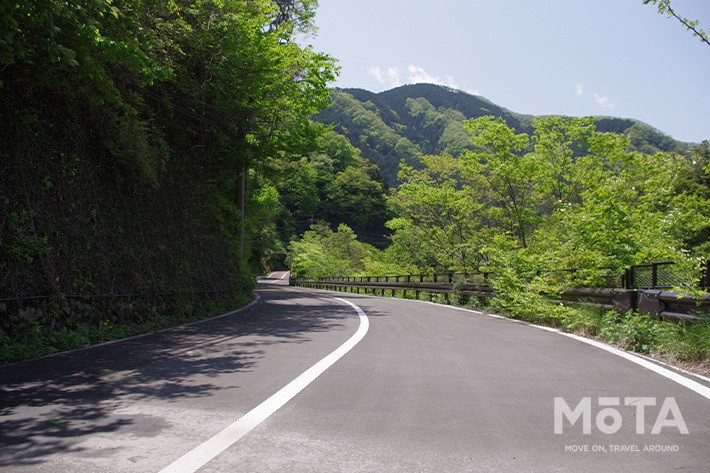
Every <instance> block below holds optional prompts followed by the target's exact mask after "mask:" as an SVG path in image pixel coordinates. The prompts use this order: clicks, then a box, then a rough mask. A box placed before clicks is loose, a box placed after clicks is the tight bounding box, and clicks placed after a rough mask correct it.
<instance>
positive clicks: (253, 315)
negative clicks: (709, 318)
mask: <svg viewBox="0 0 710 473" xmlns="http://www.w3.org/2000/svg"><path fill="white" fill-rule="evenodd" d="M277 276H281V275H277ZM276 279H279V278H277V277H274V278H272V281H273V280H276ZM286 279H287V278H286ZM269 282H271V281H269ZM257 292H258V294H259V296H260V299H259V300H258V301H256V302H255V303H253V304H252V305H251V306H249V307H248V308H246V309H244V310H242V311H240V312H237V313H234V314H231V315H227V316H224V317H221V318H218V319H213V320H210V321H207V322H204V323H200V324H195V325H191V326H187V327H180V328H176V329H172V330H168V331H165V332H161V333H158V334H153V335H149V336H145V337H140V338H134V339H130V340H126V341H122V342H118V343H114V344H109V345H104V346H100V347H95V348H90V349H85V350H79V351H75V352H71V353H66V354H61V355H57V356H52V357H46V358H42V359H38V360H32V361H28V362H24V363H19V364H14V365H9V366H5V367H0V471H8V472H10V471H12V472H15V471H17V472H30V471H31V472H44V471H47V472H48V471H52V472H55V471H66V472H73V471H87V472H89V471H111V472H115V471H141V472H146V471H155V472H157V471H161V470H163V469H164V468H171V470H170V471H192V469H194V468H193V467H191V466H190V465H195V464H197V465H204V466H202V468H201V470H200V471H205V472H218V471H220V472H221V471H229V472H233V471H247V472H260V471H287V472H300V471H322V472H336V471H347V472H350V471H354V472H390V471H407V472H411V471H434V472H444V471H454V472H458V471H515V472H521V471H590V472H598V471H625V472H633V471H639V472H640V471H643V472H649V471H650V472H655V471H662V472H667V471H675V470H682V471H693V472H696V471H697V472H707V471H710V409H709V408H710V394H709V393H710V383H708V382H707V380H706V379H699V378H693V377H691V376H682V377H678V378H677V379H675V380H674V379H669V378H668V377H667V376H664V375H663V374H662V373H658V372H655V371H652V370H650V369H648V368H646V367H643V366H640V365H639V364H637V363H634V362H633V361H631V360H629V359H625V358H622V357H620V356H617V355H616V354H614V353H610V352H609V351H605V350H603V349H600V348H598V347H595V346H591V345H589V344H587V343H583V342H582V341H580V340H577V339H574V338H570V337H567V336H564V335H561V334H559V333H554V332H551V331H547V330H543V329H540V328H536V327H532V326H529V325H525V324H521V323H518V322H515V321H511V320H506V319H500V318H494V317H490V316H486V315H481V314H476V313H473V312H469V311H462V310H458V309H455V308H448V307H443V306H437V305H433V304H428V303H424V302H416V301H402V300H396V299H385V298H374V297H366V296H359V295H354V294H341V293H327V292H317V291H309V290H302V289H294V288H287V287H284V286H281V285H279V284H278V283H277V284H271V283H270V284H260V285H259V289H258V291H257ZM336 298H342V299H345V300H347V301H350V302H351V303H354V304H356V305H357V306H358V307H359V308H361V309H362V311H363V312H364V314H366V317H365V316H363V315H361V314H359V313H358V312H357V310H356V308H354V307H352V306H350V305H348V304H347V303H346V302H344V301H342V300H338V299H336ZM666 374H668V373H666ZM676 376H677V375H676ZM638 398H641V400H640V401H639V399H638ZM555 399H557V406H558V408H557V409H555V402H556V401H555ZM652 402H655V405H650V404H651V403H652ZM615 403H617V404H619V405H614V404H615ZM627 403H628V404H630V405H625V404H627ZM563 404H564V405H563ZM644 404H648V405H646V406H645V407H644ZM565 408H567V410H565ZM556 410H557V413H558V415H557V416H558V417H559V419H558V420H559V422H558V424H559V425H558V426H557V427H558V430H560V432H559V433H555V427H556V426H555V424H556V422H555V412H556ZM563 411H564V412H563ZM574 412H576V413H577V414H579V415H580V417H579V418H578V419H577V420H576V421H575V423H574V425H572V422H571V421H570V419H569V418H570V417H571V418H574V417H575V414H573V413H574ZM587 415H588V416H589V417H588V418H587ZM585 424H586V425H585ZM587 429H588V431H589V433H584V431H585V430H587ZM654 429H656V430H658V431H659V432H658V433H652V431H653V430H654ZM685 429H687V433H682V432H684V431H685ZM607 432H608V433H607ZM195 462H197V463H195ZM166 471H167V470H166Z"/></svg>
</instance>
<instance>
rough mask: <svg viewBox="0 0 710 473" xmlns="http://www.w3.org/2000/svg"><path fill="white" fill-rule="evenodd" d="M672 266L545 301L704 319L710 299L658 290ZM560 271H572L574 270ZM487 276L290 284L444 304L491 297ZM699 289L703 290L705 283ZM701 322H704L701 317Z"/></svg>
mask: <svg viewBox="0 0 710 473" xmlns="http://www.w3.org/2000/svg"><path fill="white" fill-rule="evenodd" d="M672 264H673V263H672V262H669V261H665V262H657V263H649V264H644V265H636V266H632V267H629V268H625V269H624V270H623V271H622V272H618V274H619V275H620V276H619V277H618V278H614V279H616V280H618V281H619V282H620V283H621V286H622V287H618V286H617V287H594V288H589V287H570V288H567V289H565V290H563V291H562V292H561V293H560V294H558V295H555V296H551V297H553V298H554V299H555V300H559V301H561V302H564V303H572V304H591V305H595V306H599V307H604V308H608V309H615V310H617V311H619V312H622V313H624V312H628V311H629V310H638V311H639V312H641V313H645V314H649V315H652V316H656V317H664V318H682V319H697V318H698V316H697V314H710V294H704V295H703V296H701V297H699V298H697V297H691V296H683V295H681V294H679V293H675V292H668V291H664V290H661V289H669V288H671V287H674V286H676V285H680V282H679V281H678V280H677V278H676V279H675V280H674V279H673V275H672V273H670V272H669V271H667V270H668V268H670V267H671V265H672ZM706 264H707V262H706ZM564 271H565V272H577V271H578V270H564ZM616 271H618V270H616ZM547 273H553V271H548V272H547ZM709 273H710V271H708V270H707V267H706V268H705V272H704V274H703V281H704V283H707V281H708V277H709V276H710V275H709ZM537 274H538V275H539V274H541V272H537ZM491 275H492V273H489V272H485V273H439V274H429V275H404V276H402V275H399V276H357V277H353V276H350V277H328V278H321V279H317V280H305V279H292V280H291V284H292V285H295V286H302V287H310V288H314V289H327V290H335V291H346V292H353V293H358V294H361V293H366V294H374V295H381V296H386V295H387V294H388V293H389V294H390V295H391V296H392V297H396V296H397V294H398V293H399V294H401V296H402V297H404V298H407V294H408V293H410V294H411V295H413V296H414V297H415V298H416V299H419V298H420V297H421V296H422V295H423V294H424V295H428V296H429V299H432V298H433V295H434V294H443V295H444V296H445V298H446V299H447V301H448V300H449V298H450V296H451V295H452V294H456V295H459V296H476V297H481V298H490V297H493V296H494V295H495V294H494V290H493V287H492V286H491V284H490V283H489V281H490V277H491ZM671 283H672V284H671ZM703 285H704V287H706V288H707V284H703ZM702 318H705V315H703V317H702Z"/></svg>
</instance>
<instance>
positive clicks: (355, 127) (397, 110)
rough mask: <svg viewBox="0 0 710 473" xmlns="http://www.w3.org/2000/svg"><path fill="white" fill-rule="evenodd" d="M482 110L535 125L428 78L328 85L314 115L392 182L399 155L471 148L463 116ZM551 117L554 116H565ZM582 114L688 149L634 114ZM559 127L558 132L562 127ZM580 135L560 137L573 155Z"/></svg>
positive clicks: (619, 130)
mask: <svg viewBox="0 0 710 473" xmlns="http://www.w3.org/2000/svg"><path fill="white" fill-rule="evenodd" d="M485 116H494V117H498V118H502V119H503V120H504V121H505V123H506V125H507V126H508V127H510V128H511V129H515V130H517V132H518V133H527V134H529V135H530V134H532V133H533V132H534V131H535V129H536V127H535V126H534V125H533V122H534V121H535V119H534V118H533V117H531V116H525V115H519V114H516V113H513V112H511V111H509V110H506V109H504V108H502V107H499V106H497V105H495V104H494V103H491V102H490V101H488V100H486V99H484V98H483V97H480V96H475V95H470V94H467V93H465V92H461V91H457V90H454V89H450V88H447V87H442V86H438V85H432V84H416V85H405V86H402V87H397V88H395V89H392V90H388V91H385V92H381V93H378V94H374V93H372V92H368V91H365V90H361V89H343V90H334V91H333V92H332V94H331V104H330V107H329V108H328V109H326V110H324V111H322V112H320V113H319V114H318V115H317V116H316V118H317V119H318V120H320V121H322V122H323V123H325V124H327V125H330V126H333V127H334V129H335V130H336V131H337V132H338V133H340V134H342V135H344V136H346V137H347V138H348V139H349V140H350V142H352V143H353V144H354V145H355V146H357V147H358V148H359V149H360V150H361V152H362V155H363V156H364V157H366V158H370V159H372V160H373V161H374V162H375V163H376V164H377V165H378V166H379V167H380V169H381V170H382V173H383V175H384V176H385V178H386V180H387V183H388V184H389V185H390V186H394V185H396V184H397V183H398V181H397V171H398V165H399V162H400V161H401V160H402V159H404V160H405V161H406V164H407V165H408V166H412V167H415V168H420V167H421V164H420V163H419V162H418V159H417V157H418V156H424V155H439V154H449V155H451V156H453V157H459V156H461V155H462V154H464V153H465V151H466V150H469V149H472V148H473V146H472V144H471V143H470V137H469V135H468V132H467V131H466V130H465V129H464V122H465V121H466V120H470V119H476V118H480V117H485ZM540 118H541V119H543V120H547V119H550V118H554V117H540ZM556 119H557V121H558V122H559V121H565V120H569V117H556ZM584 120H586V121H587V122H594V124H595V125H596V128H597V130H598V131H600V132H611V133H615V134H624V135H626V136H627V137H628V138H629V139H630V142H631V146H632V149H633V150H634V151H639V152H642V153H648V154H654V153H657V152H660V151H664V152H673V153H681V154H689V147H688V145H687V144H685V143H681V142H679V141H676V140H674V139H672V138H671V137H669V136H667V135H664V134H663V133H661V132H660V131H658V130H656V129H654V128H653V127H651V126H649V125H646V124H644V123H641V122H638V121H636V120H630V119H621V118H613V117H597V118H595V119H592V118H587V119H584ZM560 133H561V135H560V136H563V135H564V133H565V132H564V131H562V132H560ZM582 138H583V137H579V140H578V139H577V138H575V137H574V136H570V137H568V138H566V139H569V140H571V141H570V144H571V145H572V148H571V150H572V153H573V155H574V156H578V155H579V154H580V153H583V152H584V151H585V149H584V146H585V143H584V141H583V139H582ZM528 151H529V150H528Z"/></svg>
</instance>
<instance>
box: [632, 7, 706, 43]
mask: <svg viewBox="0 0 710 473" xmlns="http://www.w3.org/2000/svg"><path fill="white" fill-rule="evenodd" d="M649 3H650V4H653V5H656V6H657V7H658V13H660V14H661V15H667V16H668V17H669V18H671V17H673V18H675V19H676V20H678V21H679V22H680V24H681V25H683V26H684V27H685V28H686V29H687V30H688V31H690V32H692V33H693V36H695V37H696V38H698V39H699V40H700V41H701V42H703V43H705V44H707V45H708V46H710V33H708V32H707V31H705V30H703V29H702V28H700V22H699V21H698V20H691V19H689V18H685V17H683V16H680V15H679V14H678V13H676V11H675V10H674V9H673V7H672V6H671V0H644V1H643V4H644V5H648V4H649Z"/></svg>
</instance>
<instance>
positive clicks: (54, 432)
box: [0, 287, 356, 468]
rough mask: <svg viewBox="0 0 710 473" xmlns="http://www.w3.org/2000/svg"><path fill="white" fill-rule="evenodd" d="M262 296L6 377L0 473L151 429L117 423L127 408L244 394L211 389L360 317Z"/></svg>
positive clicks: (126, 420)
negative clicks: (84, 442) (100, 438)
mask: <svg viewBox="0 0 710 473" xmlns="http://www.w3.org/2000/svg"><path fill="white" fill-rule="evenodd" d="M259 292H260V294H261V297H262V300H261V301H259V302H258V303H257V304H255V305H254V306H252V307H250V308H248V309H246V310H244V311H242V312H238V313H236V314H233V315H228V316H225V317H220V318H216V319H211V320H207V321H204V322H201V323H198V324H194V325H189V326H182V327H176V328H173V329H169V330H166V331H163V332H159V333H154V334H150V335H147V336H144V337H140V338H134V339H129V340H125V341H120V342H117V343H112V344H108V345H103V346H98V347H91V348H86V349H82V350H77V351H73V352H68V353H63V354H59V355H55V356H50V357H45V358H40V359H35V360H29V361H26V362H21V363H16V364H12V365H7V366H3V367H0V468H2V467H5V466H11V465H15V466H16V465H37V464H40V463H43V462H45V461H47V460H48V459H47V457H48V456H49V455H52V454H54V453H58V452H61V453H63V454H66V453H76V454H79V455H81V454H82V450H83V448H82V446H81V439H82V437H86V436H89V435H92V434H98V433H119V435H120V434H121V433H129V432H130V431H131V430H132V429H135V428H137V427H140V424H141V422H145V419H142V418H140V417H141V416H139V415H136V416H131V415H116V414H115V411H116V410H117V409H118V408H120V407H121V406H125V405H128V404H131V403H136V402H138V403H140V402H141V401H143V400H149V399H161V400H168V402H172V401H173V400H176V399H183V398H196V397H203V396H210V395H212V394H213V393H214V392H216V391H217V390H219V389H238V387H234V386H232V387H230V388H224V387H220V386H219V385H217V384H216V383H214V382H212V381H210V380H211V379H214V378H218V377H222V376H228V375H229V374H231V373H238V372H242V371H249V370H254V369H256V367H257V366H258V364H259V361H260V360H261V359H262V358H263V357H264V356H266V351H265V348H266V347H267V346H268V345H271V344H275V343H305V342H308V341H309V340H311V338H312V334H314V333H316V332H326V331H330V330H337V329H339V328H342V327H343V326H344V324H343V320H344V319H345V318H348V317H356V314H354V312H353V310H352V308H350V307H347V306H342V307H340V306H338V305H333V304H327V303H324V301H323V299H319V298H314V297H310V296H307V295H304V294H303V293H300V294H299V293H297V292H291V291H283V290H280V289H278V288H275V287H272V288H266V289H264V290H260V291H259ZM143 417H144V416H143ZM151 427H152V428H153V429H154V430H155V432H153V434H154V435H156V436H157V435H159V434H160V431H161V430H162V429H166V428H169V425H168V423H167V422H166V421H162V422H161V419H153V420H152V421H151Z"/></svg>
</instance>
